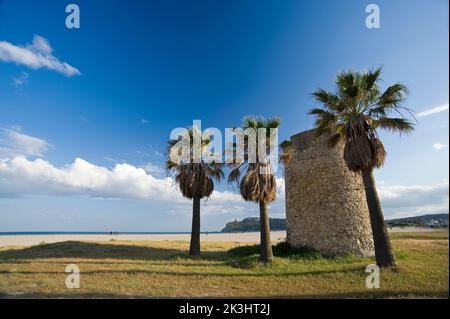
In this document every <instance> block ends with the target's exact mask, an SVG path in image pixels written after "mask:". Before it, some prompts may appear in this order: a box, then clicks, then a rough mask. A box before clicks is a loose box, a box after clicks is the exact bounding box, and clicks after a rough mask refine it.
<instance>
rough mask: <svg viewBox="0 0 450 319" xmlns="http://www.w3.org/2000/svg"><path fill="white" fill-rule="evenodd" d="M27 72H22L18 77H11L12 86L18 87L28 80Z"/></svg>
mask: <svg viewBox="0 0 450 319" xmlns="http://www.w3.org/2000/svg"><path fill="white" fill-rule="evenodd" d="M28 78H29V74H28V73H27V72H22V73H21V74H20V75H19V76H18V77H16V78H13V86H15V87H19V86H22V85H24V84H26V83H27V82H28Z"/></svg>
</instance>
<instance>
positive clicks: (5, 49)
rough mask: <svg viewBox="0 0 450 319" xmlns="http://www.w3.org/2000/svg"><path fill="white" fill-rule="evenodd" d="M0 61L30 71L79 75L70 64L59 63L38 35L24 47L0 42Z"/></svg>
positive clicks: (46, 43)
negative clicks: (50, 71)
mask: <svg viewBox="0 0 450 319" xmlns="http://www.w3.org/2000/svg"><path fill="white" fill-rule="evenodd" d="M0 61H4V62H13V63H16V64H21V65H25V66H27V67H29V68H31V69H41V68H47V69H49V70H53V71H56V72H59V73H62V74H64V75H66V76H69V77H71V76H75V75H80V74H81V73H80V71H79V70H78V69H76V68H75V67H73V66H71V65H70V64H68V63H66V62H61V61H59V60H58V59H57V58H56V57H55V56H54V55H53V49H52V47H51V46H50V43H49V42H48V40H47V39H45V38H43V37H41V36H39V35H35V36H34V37H33V40H32V42H31V44H30V43H29V44H27V45H25V46H21V45H14V44H12V43H9V42H7V41H0Z"/></svg>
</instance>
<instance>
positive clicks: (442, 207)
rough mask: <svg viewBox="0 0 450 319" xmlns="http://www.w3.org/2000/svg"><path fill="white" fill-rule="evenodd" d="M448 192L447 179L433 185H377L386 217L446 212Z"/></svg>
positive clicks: (447, 208) (447, 209)
mask: <svg viewBox="0 0 450 319" xmlns="http://www.w3.org/2000/svg"><path fill="white" fill-rule="evenodd" d="M448 192H449V188H448V181H444V182H442V183H438V184H435V185H389V184H386V183H383V182H382V183H380V184H379V185H378V193H379V195H380V200H381V204H382V207H383V209H384V213H385V215H386V217H387V218H399V217H408V216H417V215H422V214H438V213H448V211H449V195H448V194H449V193H448Z"/></svg>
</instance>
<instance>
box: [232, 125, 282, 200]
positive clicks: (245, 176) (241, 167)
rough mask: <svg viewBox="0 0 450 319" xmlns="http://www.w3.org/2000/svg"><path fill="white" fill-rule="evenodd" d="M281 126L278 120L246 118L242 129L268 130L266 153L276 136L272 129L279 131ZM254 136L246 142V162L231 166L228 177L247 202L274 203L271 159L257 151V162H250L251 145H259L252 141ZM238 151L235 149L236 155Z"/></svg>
mask: <svg viewBox="0 0 450 319" xmlns="http://www.w3.org/2000/svg"><path fill="white" fill-rule="evenodd" d="M280 124H281V120H280V119H278V118H269V119H265V118H263V117H244V119H243V124H242V129H243V130H246V129H248V128H250V129H254V130H255V131H257V130H258V129H261V128H263V129H266V134H267V135H266V145H265V152H266V154H268V153H269V152H270V146H271V144H273V142H274V140H273V139H274V135H273V134H271V132H270V129H277V128H278V127H279V126H280ZM253 138H254V137H253V136H246V137H245V141H244V154H243V155H244V156H243V158H244V161H243V162H233V163H231V164H230V166H231V167H232V168H233V170H232V171H231V172H230V174H229V176H228V182H229V183H236V184H237V185H239V189H240V192H241V195H242V197H243V199H244V200H245V201H252V202H265V203H270V202H273V201H274V200H275V198H276V193H277V192H276V179H275V175H274V171H273V167H272V165H271V162H270V158H269V157H267V158H265V159H264V160H263V159H262V158H260V157H259V155H258V154H259V153H258V149H256V154H257V155H256V160H255V162H250V161H249V160H248V159H249V157H250V155H249V147H248V145H249V144H250V143H255V145H257V148H258V143H257V141H255V140H252V139H253ZM237 152H238V150H236V148H235V149H234V153H237Z"/></svg>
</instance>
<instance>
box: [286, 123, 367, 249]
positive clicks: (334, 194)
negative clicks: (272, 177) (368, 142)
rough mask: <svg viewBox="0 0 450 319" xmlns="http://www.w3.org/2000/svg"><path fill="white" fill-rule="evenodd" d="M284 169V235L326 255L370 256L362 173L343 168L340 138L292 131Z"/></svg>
mask: <svg viewBox="0 0 450 319" xmlns="http://www.w3.org/2000/svg"><path fill="white" fill-rule="evenodd" d="M291 142H292V143H293V148H294V156H293V158H292V160H291V162H290V163H289V165H288V166H287V167H286V169H285V178H286V225H287V241H288V242H289V243H290V244H291V245H293V246H297V247H298V246H304V247H305V246H306V247H310V248H314V249H316V250H318V251H321V252H322V253H325V254H328V255H345V254H349V253H350V254H354V255H357V256H373V254H374V248H373V239H372V231H371V227H370V219H369V212H368V208H367V203H366V197H365V191H364V185H363V182H362V177H361V175H360V174H357V173H353V172H351V171H349V169H348V168H347V166H346V164H345V162H344V159H343V149H344V146H343V144H338V145H337V146H336V147H334V148H330V147H329V146H328V144H327V137H326V136H323V137H317V134H316V132H315V130H309V131H305V132H302V133H300V134H297V135H294V136H292V137H291Z"/></svg>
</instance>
